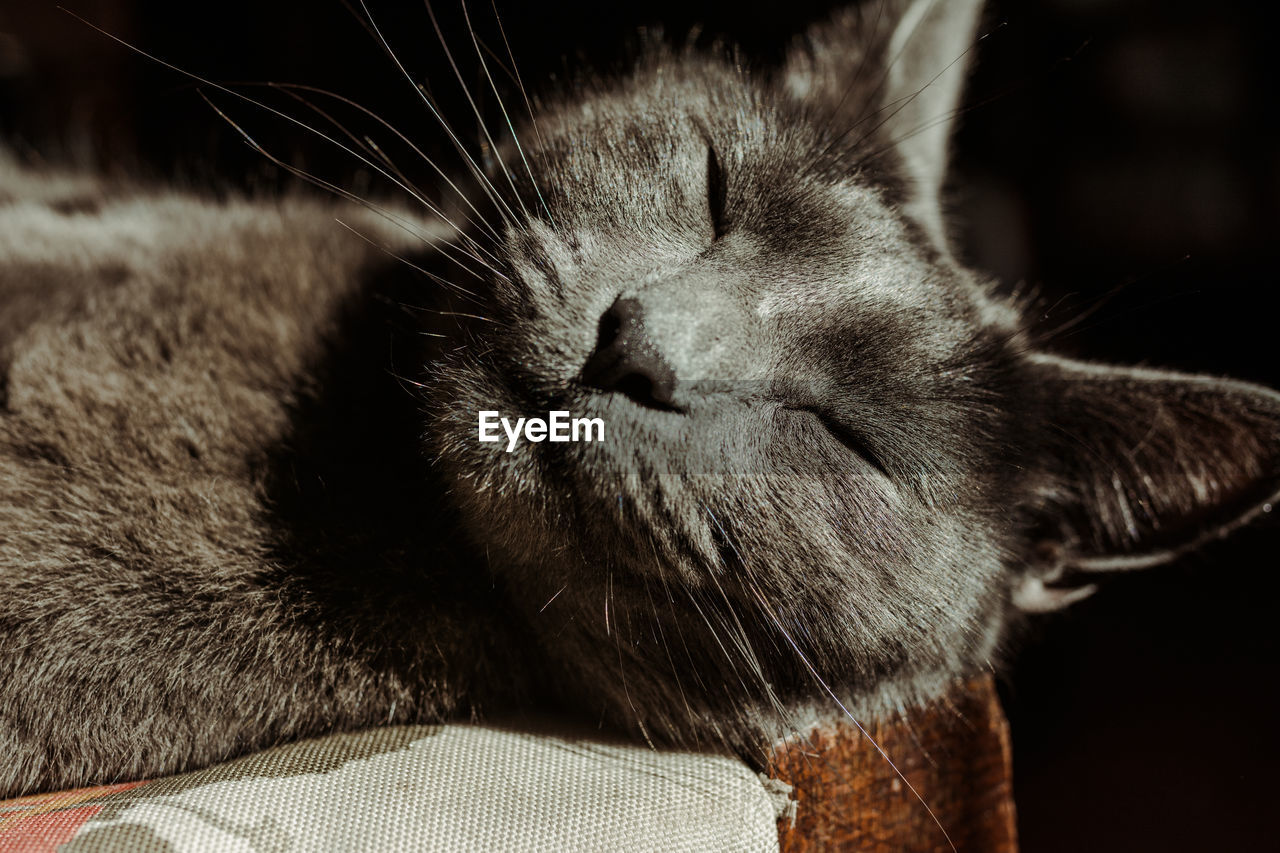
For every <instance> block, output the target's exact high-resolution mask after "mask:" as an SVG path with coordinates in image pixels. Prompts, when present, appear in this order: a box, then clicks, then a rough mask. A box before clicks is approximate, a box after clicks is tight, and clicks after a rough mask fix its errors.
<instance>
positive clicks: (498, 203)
mask: <svg viewBox="0 0 1280 853" xmlns="http://www.w3.org/2000/svg"><path fill="white" fill-rule="evenodd" d="M359 2H360V8H361V9H363V10H364V15H365V18H366V19H367V20H368V22H369V25H370V27H371V28H372V32H373V34H374V35H375V36H376V38H377V40H378V43H379V44H380V45H381V46H382V49H383V51H384V52H385V53H386V54H387V56H388V57H390V59H391V61H392V62H393V63H395V66H396V68H398V69H399V70H400V73H401V74H402V75H403V76H404V79H405V80H406V81H408V83H409V85H410V86H412V87H413V90H414V91H415V92H417V93H418V97H419V98H421V99H422V103H423V104H425V105H426V107H427V111H428V112H430V113H431V115H432V116H433V117H434V118H435V120H436V121H437V122H438V123H439V124H440V127H441V128H442V129H443V130H444V132H445V134H446V135H447V136H448V137H449V139H450V141H451V142H452V143H453V146H454V148H455V149H456V150H457V152H458V153H459V154H460V155H461V156H462V158H463V161H464V162H465V163H466V165H467V167H468V169H469V170H470V172H471V175H472V177H473V178H475V179H476V181H477V183H479V184H480V188H481V190H483V191H484V193H485V194H486V195H487V196H488V197H489V200H490V201H492V202H493V204H494V207H495V209H497V210H498V215H500V216H501V217H502V218H503V221H504V222H506V223H507V224H511V223H513V222H515V221H516V215H515V211H513V210H512V209H511V207H510V206H509V205H508V204H507V203H506V201H505V200H504V199H503V198H502V196H501V195H500V194H499V193H498V191H497V188H496V187H494V185H493V183H492V182H491V181H490V180H489V178H488V176H487V175H485V173H484V169H482V168H481V167H480V164H478V163H477V162H476V161H475V158H474V157H472V156H471V153H470V152H468V151H467V148H466V146H465V145H463V144H462V140H461V139H460V138H458V135H457V134H456V133H455V132H454V130H453V128H452V127H451V126H450V125H449V123H448V122H447V121H445V119H444V116H443V115H442V114H441V113H440V111H439V110H438V109H437V108H436V105H435V102H434V101H433V100H432V98H431V97H430V96H429V95H428V94H427V92H426V90H425V89H424V88H423V87H422V85H421V84H419V83H417V82H415V81H414V79H413V77H412V76H411V75H410V74H409V71H408V69H406V68H405V67H404V63H402V62H401V61H400V57H399V56H397V55H396V52H395V51H394V50H392V49H391V45H390V43H388V42H387V39H386V36H384V35H383V34H382V29H381V28H380V27H379V26H378V23H377V21H375V20H374V18H373V15H372V13H370V11H369V7H368V5H367V4H366V3H365V0H359Z"/></svg>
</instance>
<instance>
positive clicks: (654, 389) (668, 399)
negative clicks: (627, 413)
mask: <svg viewBox="0 0 1280 853" xmlns="http://www.w3.org/2000/svg"><path fill="white" fill-rule="evenodd" d="M582 381H583V383H585V384H587V385H590V386H591V387H593V388H599V389H600V390H602V391H617V392H620V393H622V394H626V395H627V396H628V397H630V398H631V399H632V400H634V401H635V402H637V403H640V404H641V405H644V406H650V407H652V408H655V409H670V408H674V404H673V402H672V399H673V396H674V395H675V390H676V373H675V370H673V369H672V367H671V365H670V364H668V363H667V361H666V359H664V358H663V357H662V353H661V352H660V351H659V350H658V347H657V346H656V345H655V344H654V342H653V340H652V339H651V338H650V337H649V335H648V333H647V332H646V331H645V327H644V310H643V307H642V305H641V303H640V301H639V300H638V299H633V298H630V297H619V298H618V300H617V301H615V302H614V303H613V305H612V306H610V308H609V310H608V311H606V312H605V313H604V316H603V317H601V318H600V337H599V340H598V341H597V343H596V349H595V352H593V353H592V354H591V357H590V358H588V359H587V363H586V365H584V366H583V368H582Z"/></svg>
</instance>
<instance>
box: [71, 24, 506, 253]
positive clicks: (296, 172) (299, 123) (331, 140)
mask: <svg viewBox="0 0 1280 853" xmlns="http://www.w3.org/2000/svg"><path fill="white" fill-rule="evenodd" d="M63 11H66V12H67V14H68V15H71V16H72V17H73V18H75V19H76V20H78V21H80V22H81V23H83V24H84V25H85V26H88V27H90V28H92V29H94V30H96V31H97V32H99V33H101V34H102V35H104V36H106V37H107V38H109V39H111V40H112V41H114V42H116V43H117V44H119V45H121V46H123V47H125V48H126V49H128V50H131V51H133V52H134V53H137V54H138V55H139V56H142V57H143V58H145V59H148V60H150V61H151V62H154V63H156V64H158V65H161V66H163V67H165V68H168V69H169V70H170V71H173V72H175V73H177V74H180V75H182V76H184V77H187V78H188V79H191V80H195V81H196V82H198V83H201V84H203V85H205V86H209V87H210V88H213V89H217V90H218V91H219V92H223V93H225V94H228V95H231V96H232V97H234V98H238V99H240V100H242V101H244V102H246V103H249V104H252V105H253V106H255V107H258V108H259V109H261V110H264V111H266V112H268V113H270V114H272V115H274V116H277V117H278V118H282V119H284V120H285V121H287V122H289V123H291V124H293V125H295V126H297V127H300V128H302V129H303V130H305V131H307V132H308V133H311V134H313V135H315V136H318V137H320V138H321V139H323V140H325V141H326V142H328V143H329V144H331V145H334V146H336V147H337V148H339V149H341V150H342V151H344V152H346V153H347V154H350V155H351V156H352V157H354V158H356V159H357V160H359V161H360V162H361V163H364V164H365V165H367V166H368V167H369V168H371V169H373V170H374V171H376V172H378V173H379V174H381V175H382V176H383V177H385V178H387V179H388V180H390V181H391V182H392V183H394V184H396V185H397V186H398V187H400V189H402V190H404V191H405V192H406V193H408V194H409V195H410V196H412V197H413V198H414V199H415V200H416V201H418V202H419V203H421V204H422V205H424V206H425V207H426V208H427V209H428V210H430V211H431V212H433V213H435V214H436V215H438V216H441V217H442V218H444V219H445V220H446V222H447V221H448V219H447V218H446V217H444V216H443V214H441V213H439V212H438V211H436V210H435V208H434V207H433V206H432V205H431V204H430V202H428V201H427V200H426V199H425V198H424V197H423V196H422V195H421V194H420V193H418V192H416V191H415V190H413V189H412V188H410V187H409V186H406V185H405V184H403V183H401V182H400V181H398V180H397V179H396V178H395V177H393V176H392V175H391V174H389V173H388V172H387V171H386V170H385V169H383V168H382V167H381V166H379V165H378V164H377V163H374V162H373V161H371V160H370V159H369V158H368V157H365V156H364V155H362V154H360V153H359V152H357V151H355V150H353V149H351V148H350V147H348V146H346V145H344V144H343V143H341V142H339V141H338V140H336V139H334V138H333V137H332V136H329V135H328V134H327V133H324V132H323V131H321V130H319V129H317V128H315V127H312V126H311V125H309V124H307V123H306V122H304V121H302V120H300V119H298V118H297V117H296V116H291V115H289V114H288V113H286V112H284V111H283V110H279V109H276V108H275V107H272V106H271V105H269V104H266V103H264V102H262V101H260V100H258V99H257V98H251V97H249V96H248V95H246V94H244V93H243V92H237V91H236V90H235V89H232V88H230V87H229V86H226V85H223V84H221V83H217V82H215V81H213V80H210V79H208V78H206V77H202V76H200V75H199V74H196V73H194V72H192V71H187V70H186V69H184V68H180V67H179V66H177V65H174V64H173V63H171V62H167V61H165V60H163V59H161V58H159V57H158V56H155V55H154V54H151V53H148V52H147V51H145V50H143V49H142V48H139V47H137V46H135V45H133V44H130V43H129V42H127V41H125V40H124V39H122V38H120V37H119V36H116V35H113V34H112V33H110V32H108V31H106V30H104V29H103V28H102V27H99V26H98V25H96V24H94V23H93V22H91V21H89V20H86V19H85V18H82V17H80V16H79V15H77V14H76V13H74V12H71V11H70V10H66V9H64V10H63ZM200 96H201V97H202V98H204V100H205V102H206V103H208V104H209V106H210V107H212V108H213V109H214V110H215V111H216V112H217V113H218V115H219V116H221V117H222V118H223V120H225V121H226V122H227V123H228V124H230V125H231V126H232V127H233V128H234V129H235V130H236V131H237V132H238V133H239V134H240V135H241V136H242V137H243V138H244V139H245V140H246V141H247V142H248V143H249V144H250V145H251V146H252V147H253V148H254V150H255V151H258V152H259V153H261V154H262V155H263V156H264V157H267V158H268V159H270V160H271V161H272V162H273V163H275V164H276V165H278V166H280V167H281V168H283V169H285V170H286V171H288V172H290V173H291V174H294V175H296V176H297V177H300V178H302V179H303V180H306V181H308V182H310V183H315V184H316V185H317V186H324V187H326V188H327V189H329V190H330V191H335V192H336V191H338V189H339V188H338V187H336V185H334V184H333V183H331V182H328V181H323V179H319V178H316V176H314V175H309V174H307V173H305V172H303V171H302V170H300V169H297V167H294V166H291V165H288V164H286V163H285V162H284V161H283V160H281V159H280V158H278V157H275V156H273V155H270V154H268V153H267V152H266V150H265V149H263V148H262V146H261V145H259V144H258V143H257V142H256V141H255V140H254V139H253V137H252V136H251V135H250V134H249V133H247V132H246V131H245V130H244V128H242V127H241V126H240V125H239V124H237V123H236V122H234V121H232V120H231V119H230V118H229V117H228V116H227V114H226V113H224V112H223V111H222V110H220V109H218V107H217V106H216V105H215V104H214V103H213V102H212V101H210V100H209V98H208V97H207V96H206V95H205V94H204V93H203V92H201V93H200ZM317 181H319V182H320V183H317ZM344 192H345V191H344ZM346 196H347V197H349V198H351V199H352V200H355V201H359V202H360V203H363V204H368V203H367V202H366V201H365V200H364V199H360V198H357V197H356V196H354V194H351V193H346ZM449 224H450V225H453V223H452V222H450V223H449ZM454 228H455V229H457V226H456V225H454ZM458 230H459V231H461V230H460V229H458ZM428 242H429V241H428ZM473 257H474V256H473ZM476 260H477V261H479V260H480V259H479V258H476ZM481 263H483V262H482V261H481ZM485 266H489V265H488V264H485ZM489 269H491V270H493V271H494V272H497V270H495V269H494V268H493V267H491V266H490V267H489ZM504 278H505V276H504Z"/></svg>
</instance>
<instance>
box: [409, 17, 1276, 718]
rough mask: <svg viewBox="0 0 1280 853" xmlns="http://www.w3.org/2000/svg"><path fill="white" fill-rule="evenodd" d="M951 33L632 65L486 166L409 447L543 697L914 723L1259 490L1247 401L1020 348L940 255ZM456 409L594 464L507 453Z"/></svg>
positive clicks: (1261, 462) (678, 55)
mask: <svg viewBox="0 0 1280 853" xmlns="http://www.w3.org/2000/svg"><path fill="white" fill-rule="evenodd" d="M979 5H980V4H978V3H975V2H947V3H942V2H933V0H914V2H886V3H883V4H882V3H871V4H867V6H866V7H865V8H864V9H853V10H849V11H847V12H845V13H843V14H840V15H838V16H836V18H835V19H834V20H832V21H830V22H826V23H823V24H820V25H818V26H817V27H815V28H814V29H813V30H812V31H811V32H810V33H809V35H808V36H807V37H806V38H805V39H804V40H803V43H801V44H798V45H797V46H796V47H795V48H794V50H793V51H792V52H791V54H790V56H789V58H788V60H787V62H786V63H785V65H784V67H782V68H781V69H773V70H768V71H762V70H759V69H756V70H745V69H744V68H743V67H742V66H741V64H739V63H734V62H731V61H726V60H724V59H721V58H718V57H711V56H707V55H703V54H700V53H696V52H686V51H673V50H670V49H665V48H658V49H654V50H652V51H651V52H650V53H649V54H648V55H647V57H645V58H644V59H642V60H641V62H640V63H639V65H638V67H637V68H636V69H635V70H634V72H633V73H631V74H629V75H627V76H624V77H622V78H620V79H613V80H603V79H596V78H584V79H583V80H580V81H578V82H577V84H576V87H575V88H574V89H573V91H572V92H571V93H568V94H564V95H562V96H560V97H559V98H558V99H554V100H552V101H550V102H547V103H545V104H544V105H543V106H542V107H541V108H540V109H539V110H538V111H537V118H536V122H533V121H526V122H525V123H524V125H523V126H519V127H517V136H518V139H519V144H518V145H517V144H516V143H514V142H511V141H508V143H507V144H506V145H505V146H502V149H501V150H502V162H501V163H500V165H499V166H498V168H497V169H496V170H495V171H494V173H493V174H492V175H491V176H490V180H491V184H492V188H491V194H492V196H493V199H492V201H491V203H490V204H489V205H488V206H487V208H484V210H486V211H487V213H488V217H489V219H488V223H489V224H488V225H487V226H477V227H476V228H474V229H473V230H471V232H470V234H471V236H470V238H467V239H466V240H462V241H459V243H458V244H457V245H458V246H459V248H460V249H465V251H467V252H469V253H471V254H473V255H474V256H475V258H476V261H474V262H471V266H472V267H475V268H477V269H480V270H483V272H484V276H483V277H484V282H483V284H478V283H477V280H476V279H475V278H472V277H464V276H461V275H455V276H452V279H453V281H454V282H455V283H456V284H457V285H459V286H460V287H463V288H466V289H467V290H469V291H472V294H471V295H461V296H458V297H457V298H456V299H455V300H454V307H455V309H456V310H457V311H459V312H462V313H466V314H470V315H474V316H473V317H471V318H469V319H466V320H462V321H460V324H461V325H459V326H458V327H455V328H454V329H453V330H452V331H451V332H450V335H451V340H450V341H448V342H447V343H446V345H445V347H444V350H445V354H444V355H442V357H441V358H440V360H439V361H438V362H436V363H433V364H432V365H430V367H429V370H428V378H427V379H426V380H425V381H426V382H427V384H428V385H430V386H431V391H432V401H433V402H432V414H431V418H432V422H431V426H430V429H429V441H430V444H431V451H432V453H433V455H434V456H435V457H437V458H438V461H439V465H440V466H441V467H442V469H443V470H444V471H445V472H446V476H447V478H448V479H449V482H450V487H451V494H452V495H453V496H454V497H455V499H456V501H457V503H458V505H459V507H460V508H461V510H462V511H463V513H464V516H465V517H466V519H467V522H468V524H469V529H470V535H471V537H472V539H473V540H474V541H475V543H476V545H477V549H478V551H479V552H481V553H483V554H485V555H487V558H488V560H489V562H490V564H491V566H492V567H493V571H494V572H495V574H497V575H499V576H500V577H502V578H503V580H504V582H505V583H506V584H507V585H508V586H509V588H510V589H511V590H512V593H513V597H514V598H516V599H518V600H519V601H521V602H523V606H524V607H525V609H526V611H527V614H528V619H529V621H530V624H531V625H532V627H533V629H534V632H535V633H536V634H537V635H539V636H540V637H541V638H542V641H543V642H544V644H545V646H546V649H547V656H548V658H550V659H552V660H553V661H558V662H559V666H560V667H561V671H559V672H558V673H557V672H554V670H555V668H556V665H555V664H553V665H552V670H553V677H554V678H555V679H556V680H557V683H558V684H559V686H560V688H561V689H562V690H563V691H564V692H567V693H571V694H573V695H575V696H588V697H590V698H591V700H592V701H593V702H595V701H598V702H600V703H602V704H603V705H604V706H605V707H606V709H607V710H608V711H609V712H610V713H611V714H612V715H613V716H614V718H615V720H616V721H617V722H620V723H624V724H625V723H633V722H638V723H639V725H640V726H641V727H643V728H646V729H647V730H648V731H650V732H652V733H654V734H656V735H658V736H661V737H663V738H669V739H674V740H684V739H687V735H688V734H689V733H690V732H694V733H695V735H696V732H697V731H698V730H699V729H704V730H705V729H708V728H710V729H715V728H716V727H717V726H720V725H723V726H727V727H730V728H732V726H733V723H732V722H725V721H726V720H729V719H730V718H732V717H735V716H737V715H738V714H740V713H742V714H746V713H747V712H745V711H742V710H741V709H743V708H746V707H747V706H750V705H755V706H758V707H764V708H765V709H766V710H768V709H769V708H770V707H771V706H772V705H773V702H774V699H775V698H776V699H779V700H780V703H781V705H783V706H787V705H792V704H794V703H796V702H798V701H802V700H804V699H806V698H821V697H823V696H824V695H826V694H827V693H828V692H829V691H828V688H830V691H834V692H835V693H836V694H838V695H840V696H841V698H842V699H847V698H850V697H852V698H854V699H856V700H860V701H862V702H863V703H864V706H867V705H873V704H877V703H895V702H899V701H901V700H903V699H913V698H917V697H919V696H920V695H922V694H925V693H928V692H930V691H931V690H933V689H936V688H937V687H938V686H939V685H940V684H941V683H942V682H944V681H945V680H946V679H948V678H951V677H953V676H954V675H956V674H960V673H963V672H965V671H968V670H972V669H975V668H978V667H983V666H988V665H989V663H990V660H991V659H992V655H993V652H994V650H995V648H996V647H997V644H998V641H999V638H1000V635H1001V632H1002V630H1003V628H1004V626H1005V625H1006V624H1007V621H1008V618H1009V615H1010V613H1012V612H1015V611H1016V610H1018V609H1023V610H1040V609H1048V608H1052V607H1057V606H1061V605H1063V604H1065V603H1068V602H1070V601H1072V600H1074V599H1076V598H1079V597H1081V596H1082V595H1084V594H1087V593H1088V592H1089V591H1090V590H1091V589H1092V587H1091V586H1089V585H1088V584H1085V583H1081V582H1080V579H1081V577H1082V576H1086V577H1087V575H1088V573H1089V572H1092V571H1095V570H1114V569H1123V568H1127V567H1134V566H1142V565H1149V564H1153V563H1157V562H1161V561H1164V560H1167V559H1169V558H1171V557H1172V556H1173V555H1175V554H1176V553H1178V552H1179V550H1181V549H1184V548H1186V547H1190V546H1192V545H1194V544H1195V543H1196V542H1198V541H1199V540H1200V539H1202V538H1203V537H1205V536H1207V535H1212V534H1213V533H1215V532H1219V531H1222V530H1224V529H1226V528H1228V527H1230V526H1231V525H1233V524H1235V523H1237V522H1238V521H1240V520H1241V519H1243V518H1244V517H1246V516H1248V515H1249V514H1251V513H1252V512H1254V511H1255V510H1257V509H1258V508H1259V507H1260V506H1261V505H1262V503H1263V502H1264V501H1265V500H1267V499H1269V498H1270V497H1271V496H1272V495H1273V494H1274V493H1275V492H1276V490H1277V488H1278V487H1280V464H1278V460H1277V448H1278V444H1280V443H1278V441H1277V438H1278V437H1280V396H1277V395H1276V394H1274V393H1273V392H1271V391H1268V390H1266V389H1263V388H1259V387H1255V386H1250V385H1247V384H1243V383H1238V382H1231V381H1226V380H1217V379H1210V378H1203V377H1189V376H1181V375H1175V374H1171V373H1165V372H1161V371H1154V370H1140V369H1129V368H1119V367H1108V366H1100V365H1094V364H1087V363H1081V362H1077V361H1072V360H1068V359H1065V358H1061V357H1058V356H1054V355H1050V354H1046V353H1043V352H1040V351H1039V350H1038V349H1037V347H1036V342H1035V341H1034V339H1033V336H1031V335H1030V334H1029V333H1028V332H1027V331H1026V329H1025V328H1024V324H1023V321H1022V319H1021V317H1020V314H1019V311H1018V309H1017V306H1015V305H1013V304H1011V303H1010V302H1009V301H1008V300H1007V299H1005V298H1002V297H1001V296H999V295H998V294H997V293H996V291H995V290H994V288H993V287H992V284H991V283H990V282H989V281H988V280H987V279H985V278H984V277H983V276H981V275H980V274H978V273H975V272H973V271H971V270H968V269H966V268H965V267H963V266H962V265H960V264H959V263H958V262H957V261H956V259H955V256H954V255H953V253H952V250H951V249H950V247H949V245H948V242H947V234H946V225H945V222H946V220H945V217H944V215H943V207H942V204H941V203H940V198H941V195H942V188H943V182H944V175H945V166H946V162H947V156H946V154H947V143H948V136H949V132H950V129H951V127H950V126H951V124H952V122H951V117H952V116H953V115H954V112H955V109H956V107H957V105H958V103H959V98H960V95H961V92H962V84H963V81H964V76H965V68H966V65H967V59H968V57H969V55H970V54H971V52H972V50H973V47H974V44H975V40H976V37H977V32H978V18H979ZM479 212H480V211H476V213H475V214H473V216H472V218H478V215H479ZM489 230H491V231H492V232H494V233H493V234H487V233H486V232H487V231H489ZM486 268H487V269H486ZM481 411H494V412H497V413H498V414H499V416H501V417H506V418H508V419H509V420H510V421H511V422H512V423H514V422H515V421H516V419H517V418H532V417H539V418H544V419H545V418H547V417H548V413H549V412H552V411H564V412H568V413H569V416H570V417H572V418H600V419H601V420H602V421H603V424H604V440H603V441H578V442H573V441H568V442H551V441H546V440H544V441H541V442H532V441H529V440H526V439H525V438H524V437H521V438H519V439H518V440H516V441H515V442H514V446H513V447H512V448H511V449H510V450H508V446H509V444H510V442H509V440H508V438H507V437H506V435H505V434H504V433H503V431H502V430H501V429H498V430H497V432H496V434H497V435H498V436H499V438H500V440H498V441H494V442H482V441H480V440H479V413H480V412H481ZM784 716H785V715H784ZM719 734H720V735H722V736H724V737H725V738H726V739H728V740H734V741H737V740H738V738H737V736H736V735H735V734H734V733H733V732H729V733H728V734H726V733H725V732H724V731H719Z"/></svg>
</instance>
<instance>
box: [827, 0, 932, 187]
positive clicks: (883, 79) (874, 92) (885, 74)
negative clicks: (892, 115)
mask: <svg viewBox="0 0 1280 853" xmlns="http://www.w3.org/2000/svg"><path fill="white" fill-rule="evenodd" d="M936 2H937V0H931V2H930V3H929V6H928V7H927V8H926V9H925V10H924V12H923V14H921V15H920V16H919V17H918V18H917V19H916V21H915V22H914V23H913V24H912V26H911V31H910V32H909V33H907V35H906V37H905V38H903V40H902V43H901V44H900V45H898V51H897V53H895V54H894V55H893V57H892V58H890V59H889V61H888V62H882V63H881V68H880V77H879V79H878V80H877V81H876V85H875V86H874V87H872V89H871V91H870V92H868V93H867V96H866V97H865V98H864V99H863V100H864V101H865V104H866V105H871V104H874V103H876V102H877V101H878V100H880V95H881V93H882V92H883V91H884V88H885V86H887V85H888V83H889V77H890V73H891V72H892V70H893V66H894V65H896V64H897V63H898V60H899V59H901V58H902V54H903V53H904V52H905V51H906V49H907V47H909V46H910V44H911V42H912V40H914V39H915V37H916V34H917V33H918V32H919V30H920V25H921V24H922V23H924V20H925V19H926V18H927V17H928V16H929V12H930V11H932V10H933V5H934V3H936ZM880 10H881V11H882V12H883V10H884V3H881V5H880ZM877 20H878V19H877ZM872 41H874V38H873V39H872ZM866 62H867V58H866V57H864V58H863V64H862V65H860V66H859V67H858V71H857V72H855V74H856V76H858V77H861V76H862V68H863V67H865V65H866ZM847 99H848V92H847V91H846V92H845V96H844V97H843V98H841V99H840V103H841V104H843V103H844V102H845V101H846V100H847ZM888 106H890V104H882V105H881V106H879V107H878V108H876V109H875V110H872V111H871V112H870V113H869V114H867V113H864V114H862V115H860V116H859V117H858V118H857V119H856V120H855V121H854V122H853V124H851V125H850V126H849V127H848V128H846V129H845V130H844V132H843V133H841V134H840V135H839V136H837V137H836V138H835V139H833V140H831V142H829V143H828V144H827V145H826V146H825V147H824V148H823V149H822V150H821V151H820V152H819V153H818V156H817V157H815V158H814V162H815V163H817V162H821V161H822V160H823V158H825V157H826V156H827V155H828V154H830V153H831V152H832V151H834V150H835V148H836V146H837V145H839V144H840V142H841V141H843V140H844V139H845V138H847V137H848V135H849V134H850V133H852V132H853V131H854V130H855V129H856V128H857V127H858V126H859V125H860V124H862V123H863V122H864V121H866V120H867V119H868V118H870V117H872V116H875V115H877V114H879V113H880V112H882V111H883V110H885V109H886V108H887V107H888ZM838 113H839V108H838V107H837V109H835V110H832V115H833V116H834V115H836V114H838Z"/></svg>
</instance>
